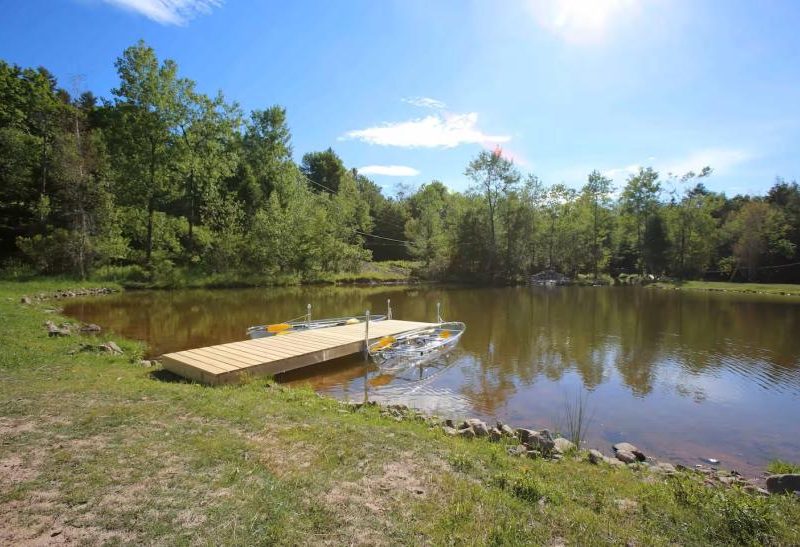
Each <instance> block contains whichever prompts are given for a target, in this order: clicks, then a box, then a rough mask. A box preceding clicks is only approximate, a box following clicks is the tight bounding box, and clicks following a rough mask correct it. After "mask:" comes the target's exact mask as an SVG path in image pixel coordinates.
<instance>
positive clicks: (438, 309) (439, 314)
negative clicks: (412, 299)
mask: <svg viewBox="0 0 800 547" xmlns="http://www.w3.org/2000/svg"><path fill="white" fill-rule="evenodd" d="M436 322H437V323H441V322H442V303H441V302H437V303H436Z"/></svg>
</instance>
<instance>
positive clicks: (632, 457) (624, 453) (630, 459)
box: [616, 450, 638, 463]
mask: <svg viewBox="0 0 800 547" xmlns="http://www.w3.org/2000/svg"><path fill="white" fill-rule="evenodd" d="M616 456H617V459H618V460H619V461H621V462H623V463H636V461H638V460H637V459H636V454H634V453H633V452H630V451H628V450H617V453H616Z"/></svg>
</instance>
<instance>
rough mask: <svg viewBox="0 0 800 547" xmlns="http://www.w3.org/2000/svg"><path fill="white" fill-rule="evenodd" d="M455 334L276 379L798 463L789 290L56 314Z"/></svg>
mask: <svg viewBox="0 0 800 547" xmlns="http://www.w3.org/2000/svg"><path fill="white" fill-rule="evenodd" d="M387 299H391V303H392V308H393V311H394V317H395V318H396V319H408V320H418V321H433V320H434V319H435V315H436V302H441V304H442V315H443V317H444V319H445V320H453V321H463V322H465V323H466V325H467V331H466V333H465V334H464V336H463V337H462V339H461V341H460V343H459V345H458V347H457V348H455V349H454V350H453V351H451V352H450V353H448V354H446V355H444V356H442V357H441V358H438V359H434V360H432V361H430V362H427V363H425V364H424V365H422V366H418V367H412V368H409V369H401V370H393V371H391V372H386V371H381V370H380V369H378V367H376V366H375V365H373V364H371V363H368V362H366V361H365V360H364V359H363V357H361V356H354V357H352V358H348V359H342V360H338V361H335V362H331V363H328V364H323V365H319V366H315V367H313V368H309V369H304V370H300V371H295V372H293V373H287V374H284V375H281V376H280V377H279V378H278V380H279V381H281V382H285V383H287V384H291V385H299V384H310V385H311V386H312V387H313V388H314V389H315V390H317V391H319V392H321V393H325V394H328V395H332V396H334V397H338V398H341V399H350V400H363V399H364V398H365V397H369V398H370V399H372V400H378V401H381V402H386V403H389V402H391V403H404V404H408V405H409V406H414V407H417V408H419V409H421V410H424V411H427V412H431V413H436V414H438V415H441V416H461V417H465V416H475V417H480V418H483V419H486V420H494V419H499V420H502V421H504V422H507V423H510V424H512V425H514V426H519V427H535V428H542V427H548V428H551V429H558V428H559V425H560V424H561V423H563V420H562V419H563V415H564V409H565V405H566V404H567V401H574V400H575V399H576V397H579V396H581V394H582V393H583V394H585V398H586V400H587V404H588V406H589V409H590V413H591V415H592V421H591V423H590V429H589V433H588V439H589V442H588V445H590V446H591V447H597V448H600V449H601V450H602V451H604V452H606V453H608V452H610V444H611V443H614V442H618V441H622V440H626V441H629V442H632V443H633V444H635V445H637V446H638V447H639V448H641V449H643V450H644V451H645V452H646V453H649V454H652V455H654V456H656V457H658V458H661V459H664V460H667V461H673V462H678V463H684V464H687V465H695V464H697V463H703V460H704V459H705V458H715V459H719V460H721V462H722V463H721V465H722V466H723V467H726V468H729V469H731V468H732V469H737V470H739V471H740V472H743V473H745V474H747V475H751V476H752V475H758V474H760V473H761V471H762V470H763V468H764V467H765V465H766V463H767V462H769V461H770V460H771V459H773V458H782V459H786V460H792V461H798V460H800V298H797V297H780V296H761V295H749V294H736V293H713V292H702V291H670V290H658V289H649V288H637V287H560V288H463V287H440V286H402V287H398V286H384V287H369V288H359V287H300V288H296V287H293V288H269V289H242V290H239V289H236V290H181V291H142V292H126V293H121V294H117V295H111V296H105V297H96V298H88V299H81V300H73V301H69V302H65V313H66V314H67V315H70V316H72V317H75V318H77V319H80V320H82V321H85V322H92V323H97V324H99V325H101V326H102V327H103V328H104V329H106V330H110V331H113V332H117V333H119V334H121V335H124V336H127V337H130V338H134V339H139V340H143V341H145V342H146V343H147V344H148V347H149V354H150V355H151V356H158V355H160V354H162V353H167V352H171V351H177V350H182V349H189V348H194V347H199V346H206V345H211V344H218V343H224V342H230V341H236V340H242V339H244V338H245V335H244V331H245V328H246V327H248V326H250V325H253V324H258V323H267V322H280V321H284V320H287V319H291V318H294V317H297V316H300V315H302V314H304V313H305V309H306V304H307V303H311V304H312V305H313V315H314V316H315V317H325V316H342V315H351V314H352V315H356V314H363V313H364V311H365V310H366V309H369V310H371V311H372V313H385V309H386V301H387Z"/></svg>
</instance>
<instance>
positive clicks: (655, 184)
mask: <svg viewBox="0 0 800 547" xmlns="http://www.w3.org/2000/svg"><path fill="white" fill-rule="evenodd" d="M115 65H116V69H117V73H118V76H119V84H118V86H117V87H116V88H114V89H113V90H112V91H111V97H110V98H107V99H98V98H97V97H95V96H94V95H93V94H92V93H91V92H88V91H83V92H82V91H81V90H80V89H73V90H72V91H71V92H70V91H67V90H65V89H63V88H61V87H59V86H58V83H57V81H56V79H55V78H54V77H53V75H52V74H51V73H50V72H48V71H47V70H46V69H45V68H41V67H40V68H36V69H34V68H22V67H18V66H15V65H11V64H9V63H6V62H4V61H0V253H2V257H4V266H5V267H6V268H11V267H21V266H26V267H30V268H35V269H36V271H38V272H41V273H45V274H69V275H75V276H78V277H81V278H85V277H87V276H90V275H93V274H94V273H95V272H97V271H98V270H99V269H105V270H108V271H115V272H117V273H119V275H121V276H126V277H128V278H130V279H133V280H141V281H145V280H148V279H155V278H159V279H169V277H170V275H172V274H173V273H174V272H175V271H177V270H181V269H183V270H192V271H197V272H200V273H220V272H222V273H229V274H257V275H259V276H260V278H262V279H269V278H274V277H277V276H281V275H292V276H296V277H297V278H299V279H302V280H314V279H319V278H321V277H322V276H324V275H325V274H327V273H331V272H341V271H357V270H358V269H359V268H361V267H362V264H363V263H364V262H367V261H370V260H392V259H394V260H403V259H414V260H415V261H417V262H418V264H419V273H420V274H421V275H424V276H426V277H430V278H434V279H454V280H462V281H473V282H482V283H508V282H517V281H521V280H524V279H525V278H526V277H527V276H528V275H530V274H532V273H535V272H538V271H541V270H546V269H552V270H557V271H560V272H562V273H565V274H568V275H577V274H579V273H583V274H589V275H591V276H594V277H599V276H601V275H607V274H611V275H618V274H620V273H638V274H652V275H657V276H658V275H670V276H675V277H679V278H703V277H711V278H725V279H728V278H730V279H742V280H743V279H747V280H760V281H800V268H799V267H797V265H796V264H795V263H797V262H800V251H799V250H798V249H800V188H798V185H797V183H795V182H792V183H788V182H785V181H783V180H780V179H779V180H777V181H776V182H775V184H774V185H773V186H772V188H771V189H770V190H769V192H768V193H767V195H765V196H735V197H733V198H727V197H726V196H725V195H724V194H722V193H716V192H712V191H710V190H708V189H707V188H706V187H705V186H704V184H703V181H704V179H705V178H707V177H709V176H711V174H712V171H711V169H710V168H705V169H703V170H702V171H700V172H698V173H686V174H681V175H672V174H667V175H662V174H660V173H658V172H656V171H655V170H653V169H652V168H642V169H640V170H639V171H638V172H637V173H634V174H632V175H630V176H629V178H628V179H627V181H626V182H625V184H624V186H623V187H622V188H621V189H615V188H613V186H612V181H611V180H610V179H609V178H608V177H606V176H604V175H603V174H602V173H600V172H598V171H594V172H592V173H590V174H589V175H588V177H587V180H586V183H585V184H584V185H583V187H581V188H580V189H575V188H571V187H569V186H567V185H565V184H554V185H551V186H547V185H545V184H544V183H542V181H541V180H540V179H538V178H537V177H536V176H534V175H531V174H527V175H526V174H523V173H522V172H521V171H520V170H519V169H518V168H517V166H515V165H514V164H513V162H511V161H510V160H508V159H507V158H505V157H504V156H503V154H502V153H501V152H500V151H499V150H498V151H495V152H490V151H483V152H481V153H479V154H478V155H477V156H476V157H475V158H474V159H473V160H472V161H471V162H470V163H469V165H468V166H467V167H466V170H465V176H466V177H467V178H468V179H469V180H470V181H471V186H470V188H469V190H468V191H466V192H463V193H460V192H453V191H451V190H449V189H448V188H447V187H446V186H444V185H443V184H442V183H440V182H437V181H432V182H430V183H428V184H424V185H422V186H421V187H420V188H418V189H416V190H415V191H406V192H400V193H398V195H395V196H388V197H387V196H384V195H383V193H382V192H381V189H380V187H379V186H378V185H377V184H375V183H374V182H373V181H372V180H370V179H369V178H368V177H365V176H363V175H362V174H360V173H358V171H357V170H356V169H349V168H347V167H346V166H345V164H344V163H343V161H342V160H341V158H339V156H338V155H337V154H336V153H335V152H334V151H333V150H332V149H330V148H329V149H327V150H323V151H318V152H310V153H307V154H305V155H304V156H303V157H302V159H301V161H300V162H299V163H296V162H295V161H294V159H293V150H292V145H291V133H290V130H289V127H288V124H287V115H286V111H285V109H283V108H282V107H280V106H270V107H268V108H265V109H263V110H253V111H251V112H249V113H247V114H245V113H244V112H243V111H242V109H241V108H240V107H239V105H237V104H236V103H235V102H233V101H230V100H228V99H227V98H226V97H225V96H224V95H223V94H222V93H218V94H216V95H213V96H210V95H206V94H204V93H201V92H200V91H198V89H197V86H196V83H195V82H194V81H192V80H191V79H188V78H185V77H183V76H181V75H179V73H178V67H177V65H176V63H174V62H173V61H171V60H163V61H162V60H159V59H158V57H157V55H156V53H155V51H154V50H153V49H152V48H150V47H149V46H148V45H147V44H145V43H144V42H139V43H137V44H135V45H133V46H131V47H129V48H127V49H126V50H125V51H124V52H123V53H122V55H121V56H120V57H119V58H118V59H117V61H116V63H115Z"/></svg>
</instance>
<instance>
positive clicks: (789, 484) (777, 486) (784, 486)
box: [767, 473, 800, 494]
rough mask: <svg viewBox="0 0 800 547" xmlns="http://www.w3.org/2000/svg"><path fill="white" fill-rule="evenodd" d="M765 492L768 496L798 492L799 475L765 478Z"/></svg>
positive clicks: (799, 485) (790, 474)
mask: <svg viewBox="0 0 800 547" xmlns="http://www.w3.org/2000/svg"><path fill="white" fill-rule="evenodd" d="M767 491H768V492H769V493H770V494H784V493H787V492H788V493H792V492H800V474H797V473H787V474H784V475H770V476H769V477H767Z"/></svg>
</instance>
